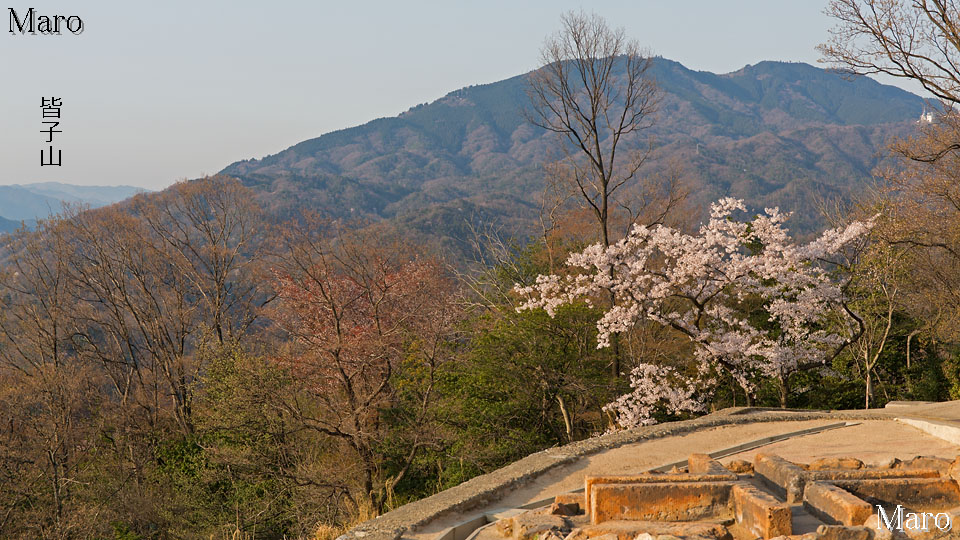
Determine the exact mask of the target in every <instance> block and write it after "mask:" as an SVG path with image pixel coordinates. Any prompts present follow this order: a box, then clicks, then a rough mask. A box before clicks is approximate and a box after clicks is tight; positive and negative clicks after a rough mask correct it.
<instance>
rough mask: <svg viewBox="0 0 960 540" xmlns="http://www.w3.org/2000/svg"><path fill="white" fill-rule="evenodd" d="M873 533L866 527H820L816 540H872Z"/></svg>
mask: <svg viewBox="0 0 960 540" xmlns="http://www.w3.org/2000/svg"><path fill="white" fill-rule="evenodd" d="M872 539H873V533H872V532H871V531H870V529H868V528H866V527H843V526H839V525H821V526H820V527H818V528H817V540H872Z"/></svg>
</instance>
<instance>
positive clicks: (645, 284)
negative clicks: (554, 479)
mask: <svg viewBox="0 0 960 540" xmlns="http://www.w3.org/2000/svg"><path fill="white" fill-rule="evenodd" d="M736 211H741V212H743V211H745V207H744V204H743V201H740V200H736V199H732V198H725V199H721V200H720V201H718V202H717V203H715V204H713V205H712V207H711V212H710V219H709V220H708V222H707V223H706V224H704V225H703V226H701V228H700V230H699V233H698V234H696V235H689V234H684V233H682V232H680V231H678V230H676V229H673V228H671V227H667V226H663V225H654V226H652V227H647V226H643V225H635V226H634V228H633V230H632V231H631V232H630V234H629V235H628V236H627V237H626V238H624V239H623V240H621V241H620V242H618V243H616V244H613V245H611V246H609V247H607V248H604V247H603V246H602V245H600V244H595V245H592V246H589V247H587V248H586V249H584V250H583V251H582V252H580V253H574V254H572V255H571V256H570V257H569V259H568V260H567V265H568V266H570V267H572V268H573V269H574V270H576V271H578V272H579V273H577V274H575V275H568V276H562V277H561V276H559V275H541V276H539V277H538V278H537V281H536V283H535V284H534V285H532V286H529V287H517V289H516V290H517V292H519V293H520V294H521V295H522V296H523V297H525V300H526V301H525V303H523V304H522V305H521V306H520V308H519V309H536V308H543V309H545V310H546V311H547V313H548V314H551V315H552V314H553V313H554V312H555V310H556V308H557V307H558V306H560V305H562V304H565V303H570V302H573V301H577V300H581V299H584V300H586V301H588V302H590V301H591V300H592V299H594V298H602V297H603V295H604V294H606V291H613V293H614V297H615V301H614V303H613V306H612V307H611V308H609V309H608V310H606V311H605V312H604V315H603V316H602V317H601V319H600V320H599V321H598V323H597V329H598V332H599V336H598V343H599V345H598V346H599V347H605V346H608V345H609V344H610V338H611V336H612V335H614V334H618V333H622V332H626V331H628V330H630V329H631V328H632V327H633V326H634V325H635V324H637V323H638V322H639V321H641V320H644V319H647V320H653V321H656V322H659V323H661V324H664V325H667V326H669V327H671V328H673V329H675V330H677V331H679V332H680V333H682V334H683V335H686V336H687V337H688V338H689V339H690V340H691V342H692V343H693V345H694V351H695V353H694V355H695V357H694V360H695V364H696V365H697V368H698V369H697V372H698V380H700V381H701V385H702V386H710V384H715V383H712V381H713V378H712V377H713V376H714V375H715V374H717V373H720V372H725V373H727V374H729V375H730V376H732V377H733V378H734V379H735V380H736V381H737V383H738V384H739V385H740V386H741V387H742V388H743V389H744V391H745V393H746V394H747V396H748V398H749V397H750V396H751V395H752V394H753V392H754V390H755V388H754V385H753V383H752V380H753V379H754V378H755V377H756V376H758V375H759V376H764V377H772V378H774V379H776V380H777V381H778V382H779V383H780V385H781V405H783V406H785V405H786V396H787V388H786V379H787V376H789V375H790V374H791V373H793V372H795V371H797V370H798V369H805V368H808V367H811V366H816V365H821V364H822V363H823V362H824V361H825V360H827V359H829V358H831V357H832V356H834V355H836V354H837V353H839V351H840V350H842V348H843V347H845V346H846V345H848V344H849V343H850V342H851V340H852V338H853V337H855V336H854V334H855V331H854V325H853V320H852V318H851V317H849V314H847V313H845V312H844V311H843V310H842V308H841V305H842V302H841V300H842V299H843V289H842V286H841V284H840V283H838V282H837V281H836V280H835V279H833V278H832V276H831V274H830V273H829V272H828V271H827V269H825V268H824V266H823V265H822V264H820V261H823V260H825V259H827V258H828V257H830V256H831V255H833V254H836V253H837V252H838V251H839V250H840V249H841V248H843V247H844V246H845V245H847V244H849V243H850V242H851V241H853V240H854V239H857V238H859V237H861V236H863V235H864V233H866V232H867V231H868V230H869V229H870V227H871V226H872V222H854V223H852V224H850V225H848V226H846V227H842V228H837V229H833V230H829V231H827V232H825V233H824V234H823V235H822V236H820V237H819V238H818V239H816V240H814V241H813V242H811V243H809V244H806V245H797V244H795V243H793V242H791V241H790V239H789V237H788V235H787V230H786V229H785V228H784V227H783V223H784V221H785V220H786V218H787V215H785V214H783V213H781V212H780V211H779V210H778V209H776V208H772V209H766V210H765V213H764V214H762V215H759V216H757V217H755V218H754V219H753V220H751V221H747V222H743V221H737V220H735V219H733V214H734V212H736ZM758 306H759V307H758ZM758 310H759V316H758ZM831 317H834V318H835V320H833V321H831V320H830V318H831ZM652 373H653V372H651V371H649V370H647V369H645V368H644V369H640V370H639V371H636V370H635V371H634V376H633V377H632V379H633V380H634V384H633V385H634V388H635V390H634V393H633V394H634V395H636V394H637V392H638V390H637V388H638V384H639V388H640V393H643V392H646V393H649V392H651V388H652V386H651V385H650V384H643V383H638V382H637V381H638V380H644V379H650V380H651V381H653V382H656V379H657V377H651V374H652ZM660 378H661V379H662V377H660ZM637 399H641V398H640V397H639V396H638V397H637ZM642 399H647V398H642ZM690 399H692V394H691V395H689V396H688V395H686V394H685V393H684V394H683V395H681V396H679V397H677V398H676V400H674V401H676V402H677V403H687V402H688V401H689V400H690ZM615 403H616V402H615ZM687 404H688V405H689V403H687ZM630 406H631V407H634V406H637V405H636V404H632V405H630ZM625 407H626V405H624V404H621V405H620V406H619V407H617V411H618V412H620V413H623V414H624V415H625V417H627V418H643V414H640V413H635V412H629V411H628V408H625ZM687 409H688V410H689V409H690V407H687ZM637 410H638V411H639V410H640V409H637ZM643 421H645V420H637V421H633V420H631V422H630V423H634V424H636V423H638V422H640V423H642V422H643Z"/></svg>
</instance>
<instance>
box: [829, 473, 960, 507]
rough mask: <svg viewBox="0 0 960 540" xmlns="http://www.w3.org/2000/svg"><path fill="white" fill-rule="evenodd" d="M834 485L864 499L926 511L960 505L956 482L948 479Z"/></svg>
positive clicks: (869, 481)
mask: <svg viewBox="0 0 960 540" xmlns="http://www.w3.org/2000/svg"><path fill="white" fill-rule="evenodd" d="M833 483H834V484H835V485H836V486H837V487H840V488H843V489H845V490H847V491H849V492H850V493H853V494H854V495H856V496H857V497H860V498H861V499H867V500H871V501H880V502H885V503H890V504H893V505H897V504H901V505H903V506H905V507H914V508H926V509H934V508H940V509H947V508H952V507H954V506H957V505H958V504H960V489H958V487H957V483H956V482H955V481H953V480H952V479H947V478H896V479H884V480H836V481H833Z"/></svg>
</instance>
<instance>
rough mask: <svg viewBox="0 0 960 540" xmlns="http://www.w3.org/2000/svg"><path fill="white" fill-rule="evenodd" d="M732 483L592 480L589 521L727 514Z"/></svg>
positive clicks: (695, 518)
mask: <svg viewBox="0 0 960 540" xmlns="http://www.w3.org/2000/svg"><path fill="white" fill-rule="evenodd" d="M732 487H733V484H732V483H730V482H695V483H694V482H689V483H667V484H649V483H648V484H594V485H592V486H591V488H590V489H591V492H592V493H591V497H590V506H589V508H588V513H589V515H590V523H591V524H593V525H597V524H600V523H603V522H605V521H620V520H633V521H698V520H704V519H710V518H720V519H725V518H729V517H732V515H731V512H730V505H729V503H730V489H731V488H732Z"/></svg>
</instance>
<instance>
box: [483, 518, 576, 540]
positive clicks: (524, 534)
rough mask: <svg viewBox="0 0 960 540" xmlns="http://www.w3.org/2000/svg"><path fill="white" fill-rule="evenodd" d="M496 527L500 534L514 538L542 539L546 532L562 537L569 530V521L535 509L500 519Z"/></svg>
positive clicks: (517, 539)
mask: <svg viewBox="0 0 960 540" xmlns="http://www.w3.org/2000/svg"><path fill="white" fill-rule="evenodd" d="M496 527H497V532H498V533H500V536H503V537H504V538H513V539H514V540H537V539H543V538H545V536H546V535H547V534H548V533H552V534H556V535H559V536H560V537H561V538H563V537H564V536H566V535H567V533H568V532H569V531H570V523H569V522H568V521H567V520H565V519H564V518H563V517H561V516H555V515H552V514H547V513H544V512H536V511H531V512H524V513H522V514H517V515H516V516H513V517H509V518H504V519H501V520H499V521H497V525H496Z"/></svg>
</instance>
